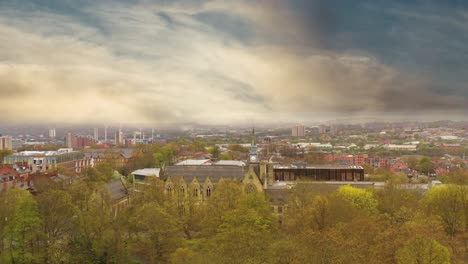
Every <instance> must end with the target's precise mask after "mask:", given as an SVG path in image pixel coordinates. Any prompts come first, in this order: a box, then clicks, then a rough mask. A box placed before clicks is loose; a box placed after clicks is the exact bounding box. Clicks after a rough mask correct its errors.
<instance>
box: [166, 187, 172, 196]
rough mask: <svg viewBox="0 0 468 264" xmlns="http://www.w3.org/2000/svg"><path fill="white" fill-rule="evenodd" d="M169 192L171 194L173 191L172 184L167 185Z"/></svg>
mask: <svg viewBox="0 0 468 264" xmlns="http://www.w3.org/2000/svg"><path fill="white" fill-rule="evenodd" d="M167 193H169V194H171V193H172V186H171V185H169V186H167Z"/></svg>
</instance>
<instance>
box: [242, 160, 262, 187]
mask: <svg viewBox="0 0 468 264" xmlns="http://www.w3.org/2000/svg"><path fill="white" fill-rule="evenodd" d="M242 184H243V185H244V189H245V191H246V192H248V193H250V192H253V191H255V190H256V191H257V192H263V188H262V183H261V182H260V179H259V177H258V175H257V174H256V173H255V170H254V166H250V167H249V170H248V171H247V173H246V174H245V175H244V179H243V180H242Z"/></svg>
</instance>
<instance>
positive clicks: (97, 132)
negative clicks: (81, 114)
mask: <svg viewBox="0 0 468 264" xmlns="http://www.w3.org/2000/svg"><path fill="white" fill-rule="evenodd" d="M94 140H96V141H98V140H99V129H98V128H97V127H95V128H94Z"/></svg>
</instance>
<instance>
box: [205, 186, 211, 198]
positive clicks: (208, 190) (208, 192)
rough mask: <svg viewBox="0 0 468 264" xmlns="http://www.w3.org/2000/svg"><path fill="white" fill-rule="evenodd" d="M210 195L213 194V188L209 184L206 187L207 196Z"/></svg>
mask: <svg viewBox="0 0 468 264" xmlns="http://www.w3.org/2000/svg"><path fill="white" fill-rule="evenodd" d="M210 196H211V188H210V186H208V187H207V188H206V197H210Z"/></svg>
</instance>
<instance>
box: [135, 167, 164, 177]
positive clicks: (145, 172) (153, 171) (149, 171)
mask: <svg viewBox="0 0 468 264" xmlns="http://www.w3.org/2000/svg"><path fill="white" fill-rule="evenodd" d="M160 172H161V169H159V168H145V169H140V170H136V171H134V172H132V174H133V175H141V176H156V177H159V173H160Z"/></svg>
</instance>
